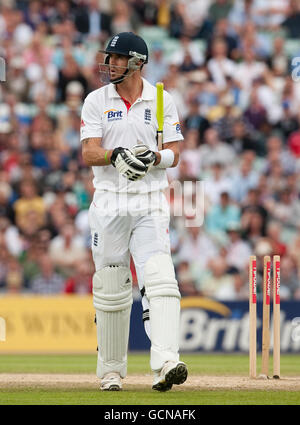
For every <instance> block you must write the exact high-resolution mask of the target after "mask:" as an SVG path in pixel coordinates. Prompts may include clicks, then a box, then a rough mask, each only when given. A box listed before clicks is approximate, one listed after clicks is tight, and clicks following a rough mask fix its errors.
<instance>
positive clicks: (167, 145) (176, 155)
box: [153, 142, 179, 168]
mask: <svg viewBox="0 0 300 425" xmlns="http://www.w3.org/2000/svg"><path fill="white" fill-rule="evenodd" d="M164 149H170V150H171V151H173V153H174V162H173V164H172V165H171V168H172V167H176V165H177V164H178V161H179V142H168V143H164V144H163V148H162V150H164ZM155 155H156V161H155V162H154V164H153V165H154V166H155V165H158V164H159V163H160V160H161V154H160V153H159V152H155Z"/></svg>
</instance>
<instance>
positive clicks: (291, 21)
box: [281, 0, 300, 38]
mask: <svg viewBox="0 0 300 425" xmlns="http://www.w3.org/2000/svg"><path fill="white" fill-rule="evenodd" d="M281 25H282V26H283V27H284V28H285V29H286V31H287V37H288V38H299V37H300V4H299V1H298V0H290V2H289V8H288V12H287V15H286V19H285V20H284V21H283V22H282V23H281Z"/></svg>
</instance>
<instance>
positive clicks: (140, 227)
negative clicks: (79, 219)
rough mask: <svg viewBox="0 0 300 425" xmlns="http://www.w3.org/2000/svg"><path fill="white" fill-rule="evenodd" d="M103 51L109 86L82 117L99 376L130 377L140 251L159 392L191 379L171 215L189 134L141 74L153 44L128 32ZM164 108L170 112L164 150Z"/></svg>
mask: <svg viewBox="0 0 300 425" xmlns="http://www.w3.org/2000/svg"><path fill="white" fill-rule="evenodd" d="M102 53H103V55H105V56H104V57H105V59H104V61H103V63H102V64H100V72H104V73H106V75H107V77H108V81H109V84H107V85H105V86H103V87H101V88H99V89H97V90H94V91H93V92H91V93H90V94H89V95H88V96H87V97H86V99H85V102H84V105H83V108H82V117H81V141H82V155H83V160H84V161H85V163H86V164H87V165H88V166H91V167H92V170H93V175H94V179H93V184H94V187H95V192H94V197H93V201H92V203H91V206H90V209H89V223H90V227H91V235H92V254H93V259H94V263H95V270H96V271H95V274H94V276H93V302H94V307H95V309H96V323H97V340H98V359H97V376H98V377H99V378H100V379H101V386H100V388H101V389H102V390H108V391H119V390H121V389H122V379H123V378H125V376H126V373H127V350H128V338H129V322H130V313H131V306H132V277H131V271H130V267H129V266H130V256H132V258H133V261H134V264H135V268H136V273H137V278H138V284H139V289H140V291H141V295H142V305H143V320H144V326H145V331H146V333H147V335H148V337H149V338H150V341H151V353H150V354H151V355H150V366H151V369H152V371H153V386H152V388H153V389H154V390H158V391H168V390H170V389H171V388H172V386H173V384H177V385H179V384H182V383H184V382H185V380H186V378H187V367H186V365H185V364H184V363H183V362H181V361H180V360H179V353H178V351H179V343H178V339H179V316H180V292H179V289H178V283H177V280H176V278H175V272H174V266H173V262H172V259H171V255H170V240H169V220H170V214H169V205H168V202H167V200H166V197H165V194H164V189H165V188H166V187H168V180H167V175H166V168H168V167H174V166H176V165H177V163H178V159H179V141H180V140H183V137H182V134H181V131H180V125H179V122H178V121H179V120H178V114H177V111H176V107H175V105H174V102H173V100H172V97H171V96H170V94H168V93H167V92H166V91H163V92H162V91H161V93H162V99H160V102H158V95H157V92H158V91H157V88H156V87H154V86H152V85H151V84H150V83H149V82H148V81H146V80H145V79H144V78H142V76H141V70H142V67H143V66H144V65H145V64H147V62H148V48H147V45H146V43H145V41H144V40H143V39H142V38H141V37H139V36H137V35H135V34H133V33H132V32H122V33H120V34H117V35H115V36H114V37H113V38H112V39H111V40H110V41H109V43H108V45H107V47H106V50H104V51H102ZM158 105H159V106H158ZM162 105H163V108H161V106H162ZM158 108H160V109H161V114H163V129H162V131H163V144H162V147H161V150H160V151H159V149H158V144H157V140H158V135H157V132H158V127H159V126H158V122H159V120H158V118H157V111H158ZM162 131H161V132H160V136H161V134H162ZM160 139H161V137H160Z"/></svg>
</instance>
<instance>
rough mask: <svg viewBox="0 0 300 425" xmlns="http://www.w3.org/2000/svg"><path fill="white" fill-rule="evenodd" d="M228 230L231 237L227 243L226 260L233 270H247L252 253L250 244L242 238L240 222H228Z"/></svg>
mask: <svg viewBox="0 0 300 425" xmlns="http://www.w3.org/2000/svg"><path fill="white" fill-rule="evenodd" d="M226 231H227V234H228V239H229V241H228V244H226V262H227V265H228V268H229V269H230V270H231V271H232V270H238V271H240V272H242V271H245V270H246V268H247V266H248V264H249V257H250V255H251V247H250V244H249V243H247V242H246V241H244V240H243V239H242V237H241V233H242V228H241V226H240V224H239V222H237V221H236V222H231V223H228V224H227V228H226Z"/></svg>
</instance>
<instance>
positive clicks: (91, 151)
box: [82, 137, 113, 167]
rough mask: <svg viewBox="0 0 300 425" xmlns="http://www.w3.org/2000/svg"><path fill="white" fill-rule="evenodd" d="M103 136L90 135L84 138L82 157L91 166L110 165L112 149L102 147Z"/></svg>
mask: <svg viewBox="0 0 300 425" xmlns="http://www.w3.org/2000/svg"><path fill="white" fill-rule="evenodd" d="M101 141H102V137H89V138H87V139H84V140H82V158H83V160H84V162H85V163H86V165H88V166H89V167H91V166H95V165H98V166H99V165H100V166H101V165H109V164H110V163H111V155H112V152H113V151H112V150H107V149H103V148H102V147H101Z"/></svg>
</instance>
